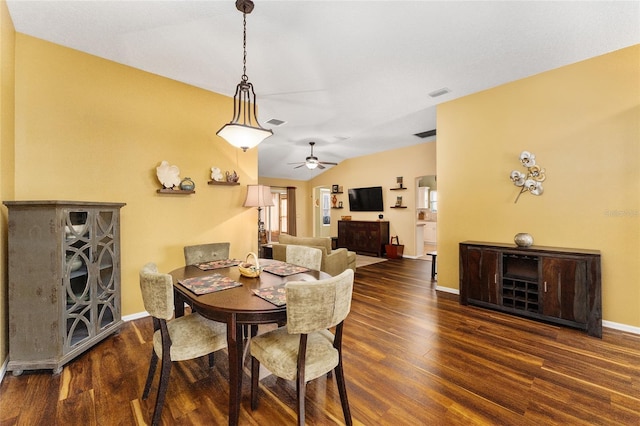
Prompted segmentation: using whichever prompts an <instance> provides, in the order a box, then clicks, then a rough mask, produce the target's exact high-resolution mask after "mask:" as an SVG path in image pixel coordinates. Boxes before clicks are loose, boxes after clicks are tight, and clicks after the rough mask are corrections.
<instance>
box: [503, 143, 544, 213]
mask: <svg viewBox="0 0 640 426" xmlns="http://www.w3.org/2000/svg"><path fill="white" fill-rule="evenodd" d="M520 162H521V163H522V165H523V166H524V167H526V168H527V171H526V173H522V172H519V171H518V170H513V171H512V172H511V181H512V182H513V184H514V185H515V186H519V187H520V192H519V193H518V196H517V197H516V200H515V201H514V203H517V202H518V199H519V198H520V196H521V195H522V193H523V192H526V191H529V192H530V193H532V194H533V195H542V193H543V192H544V189H543V188H542V182H543V181H544V180H545V179H546V178H547V177H546V176H545V174H544V173H545V170H544V169H543V168H541V167H540V166H538V165H537V164H536V156H535V155H534V154H532V153H530V152H529V151H522V153H521V154H520Z"/></svg>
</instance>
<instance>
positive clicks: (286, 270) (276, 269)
mask: <svg viewBox="0 0 640 426" xmlns="http://www.w3.org/2000/svg"><path fill="white" fill-rule="evenodd" d="M262 270H263V271H266V272H269V273H272V274H274V275H279V276H281V277H286V276H287V275H293V274H300V273H302V272H307V271H308V270H309V268H305V267H304V266H298V265H292V264H291V263H285V262H281V261H279V260H274V261H272V262H269V264H268V265H267V266H265V267H264V268H262Z"/></svg>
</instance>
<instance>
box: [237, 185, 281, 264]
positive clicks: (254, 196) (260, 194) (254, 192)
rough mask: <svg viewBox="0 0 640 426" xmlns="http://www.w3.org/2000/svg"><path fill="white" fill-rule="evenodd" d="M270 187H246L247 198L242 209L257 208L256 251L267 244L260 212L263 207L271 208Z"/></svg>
mask: <svg viewBox="0 0 640 426" xmlns="http://www.w3.org/2000/svg"><path fill="white" fill-rule="evenodd" d="M273 205H274V204H273V197H272V195H271V187H269V186H266V185H247V198H246V199H245V200H244V204H243V206H244V207H257V208H258V251H260V245H261V244H266V243H267V234H266V231H265V229H264V222H263V221H262V216H261V213H260V212H261V211H262V208H263V207H270V206H273Z"/></svg>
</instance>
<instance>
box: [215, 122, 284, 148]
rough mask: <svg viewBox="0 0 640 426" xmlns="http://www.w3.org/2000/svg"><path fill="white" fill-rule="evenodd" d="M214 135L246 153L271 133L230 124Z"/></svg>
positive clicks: (257, 128)
mask: <svg viewBox="0 0 640 426" xmlns="http://www.w3.org/2000/svg"><path fill="white" fill-rule="evenodd" d="M216 134H217V135H218V136H220V137H221V138H224V139H225V140H226V141H227V142H229V143H230V144H231V145H233V146H235V147H236V148H242V150H243V151H246V150H247V149H251V148H253V147H254V146H256V145H258V144H259V143H260V142H262V141H263V140H265V139H266V138H268V137H269V136H271V135H273V132H272V131H271V130H267V129H263V128H262V127H252V126H247V125H245V124H240V123H233V122H232V123H228V124H225V125H224V126H223V127H222V129H220V130H218V132H217V133H216Z"/></svg>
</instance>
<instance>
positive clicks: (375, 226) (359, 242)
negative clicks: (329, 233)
mask: <svg viewBox="0 0 640 426" xmlns="http://www.w3.org/2000/svg"><path fill="white" fill-rule="evenodd" d="M385 244H389V222H387V221H382V220H378V221H365V220H339V221H338V247H345V248H347V249H349V250H351V251H355V252H356V253H361V254H362V253H364V254H373V255H376V256H378V257H382V255H383V254H384V246H385Z"/></svg>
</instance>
